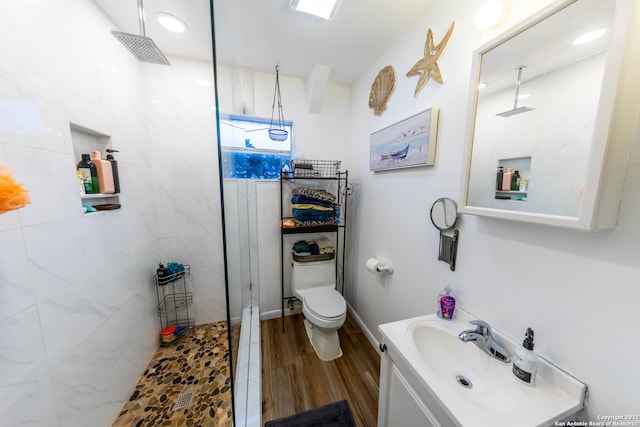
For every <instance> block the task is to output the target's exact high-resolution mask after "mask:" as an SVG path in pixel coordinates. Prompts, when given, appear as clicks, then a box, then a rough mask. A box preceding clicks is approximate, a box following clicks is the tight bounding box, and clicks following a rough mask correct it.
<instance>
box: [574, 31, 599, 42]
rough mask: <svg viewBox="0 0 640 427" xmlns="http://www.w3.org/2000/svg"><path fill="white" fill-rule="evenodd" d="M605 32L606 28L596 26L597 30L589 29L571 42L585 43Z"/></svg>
mask: <svg viewBox="0 0 640 427" xmlns="http://www.w3.org/2000/svg"><path fill="white" fill-rule="evenodd" d="M606 32H607V29H606V28H598V29H597V30H593V31H589V32H588V33H585V34H583V35H581V36H580V37H578V38H576V39H575V40H574V41H573V44H585V43H589V42H592V41H594V40H595V39H599V38H600V37H602V36H604V35H605V33H606Z"/></svg>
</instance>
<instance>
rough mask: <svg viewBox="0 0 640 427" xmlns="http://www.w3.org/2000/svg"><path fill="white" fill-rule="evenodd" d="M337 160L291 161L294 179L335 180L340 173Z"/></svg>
mask: <svg viewBox="0 0 640 427" xmlns="http://www.w3.org/2000/svg"><path fill="white" fill-rule="evenodd" d="M341 163H342V162H340V161H339V160H307V159H293V160H291V171H292V172H293V177H294V178H335V177H336V175H338V173H340V164H341Z"/></svg>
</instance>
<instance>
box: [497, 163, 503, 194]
mask: <svg viewBox="0 0 640 427" xmlns="http://www.w3.org/2000/svg"><path fill="white" fill-rule="evenodd" d="M503 175H504V168H503V167H502V166H498V173H497V175H496V190H502V179H503Z"/></svg>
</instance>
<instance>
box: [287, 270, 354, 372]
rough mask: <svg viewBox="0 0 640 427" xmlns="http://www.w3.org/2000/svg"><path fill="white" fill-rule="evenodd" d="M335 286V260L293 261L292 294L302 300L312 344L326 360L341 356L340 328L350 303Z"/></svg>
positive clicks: (319, 355) (306, 325) (320, 356)
mask: <svg viewBox="0 0 640 427" xmlns="http://www.w3.org/2000/svg"><path fill="white" fill-rule="evenodd" d="M335 286H336V270H335V264H334V260H329V261H315V262H296V261H293V273H292V276H291V287H292V289H293V294H294V295H295V296H296V298H298V299H299V300H300V301H302V313H303V314H304V317H305V319H304V326H305V328H306V330H307V335H308V336H309V340H310V341H311V345H312V346H313V349H314V350H315V351H316V354H317V355H318V357H319V358H320V359H321V360H325V361H328V360H333V359H337V358H338V357H340V356H342V349H341V348H340V338H338V329H340V328H341V327H342V325H343V324H344V321H345V319H346V318H347V303H346V302H345V301H344V298H343V297H342V295H340V293H339V292H338V291H336V289H335Z"/></svg>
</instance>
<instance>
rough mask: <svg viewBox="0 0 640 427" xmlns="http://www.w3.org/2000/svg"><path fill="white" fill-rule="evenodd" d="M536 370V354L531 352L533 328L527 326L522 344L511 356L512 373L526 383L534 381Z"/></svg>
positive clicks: (530, 383)
mask: <svg viewBox="0 0 640 427" xmlns="http://www.w3.org/2000/svg"><path fill="white" fill-rule="evenodd" d="M537 370H538V356H536V354H535V353H534V352H533V329H531V328H527V332H526V334H525V336H524V341H523V342H522V345H521V346H519V347H518V348H517V349H516V354H515V355H514V356H513V369H512V371H513V375H515V376H516V377H517V378H518V379H519V380H520V381H522V382H524V383H525V384H528V385H534V384H535V382H536V371H537Z"/></svg>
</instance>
